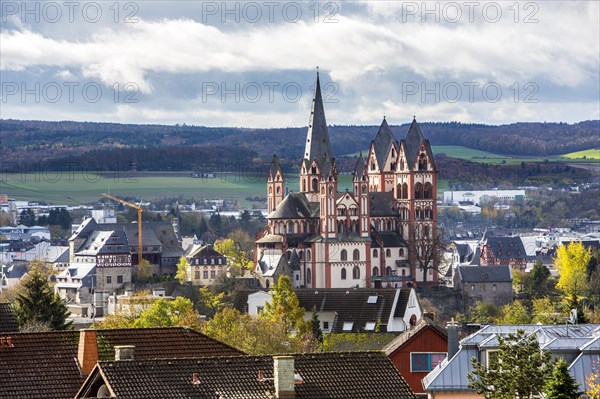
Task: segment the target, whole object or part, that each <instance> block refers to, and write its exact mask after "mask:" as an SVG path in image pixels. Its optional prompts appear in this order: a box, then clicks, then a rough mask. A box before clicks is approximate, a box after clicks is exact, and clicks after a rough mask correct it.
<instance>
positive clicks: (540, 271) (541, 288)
mask: <svg viewBox="0 0 600 399" xmlns="http://www.w3.org/2000/svg"><path fill="white" fill-rule="evenodd" d="M548 277H550V270H548V268H547V267H546V266H544V264H543V263H542V261H540V260H539V259H538V260H536V261H535V263H534V264H533V268H532V269H531V272H530V273H529V274H528V275H526V276H525V277H524V278H523V290H524V291H525V293H527V294H528V295H529V297H531V298H542V297H544V296H545V295H546V292H547V291H548Z"/></svg>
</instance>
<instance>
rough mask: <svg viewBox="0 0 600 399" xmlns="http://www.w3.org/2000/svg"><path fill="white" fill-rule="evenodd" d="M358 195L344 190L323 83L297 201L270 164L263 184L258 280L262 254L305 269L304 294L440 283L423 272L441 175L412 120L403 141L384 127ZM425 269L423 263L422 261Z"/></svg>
mask: <svg viewBox="0 0 600 399" xmlns="http://www.w3.org/2000/svg"><path fill="white" fill-rule="evenodd" d="M352 187H353V188H352V190H345V191H339V190H338V170H337V166H336V161H335V158H334V157H333V154H332V150H331V143H330V140H329V133H328V130H327V122H326V119H325V111H324V108H323V100H322V96H321V88H320V82H319V77H318V74H317V81H316V85H315V94H314V99H313V104H312V110H311V114H310V119H309V127H308V132H307V136H306V146H305V151H304V154H303V157H302V160H301V162H300V173H299V187H298V191H297V192H289V193H287V194H286V178H285V176H284V174H283V172H282V169H281V165H280V163H279V160H278V158H277V156H273V159H272V161H271V166H270V169H269V173H268V178H267V201H268V216H267V226H266V227H265V228H264V229H263V230H262V231H261V232H259V233H258V234H257V236H256V248H255V251H254V252H255V259H254V261H255V265H256V270H255V272H256V273H257V275H258V276H259V278H260V276H261V275H262V273H263V270H262V268H261V267H260V265H259V263H258V261H259V259H261V257H262V254H263V252H264V251H265V250H279V251H281V252H282V253H283V254H285V255H286V258H287V259H289V258H290V257H291V252H292V250H294V249H295V250H296V252H297V255H298V259H299V261H300V265H299V268H298V270H297V272H298V285H299V286H301V287H306V288H349V287H377V288H378V287H414V286H416V285H426V284H427V283H428V282H429V283H434V284H435V283H436V282H437V278H438V276H437V273H436V272H435V271H434V270H433V269H429V268H421V267H419V266H418V264H419V262H418V260H419V259H424V258H425V257H426V256H427V254H428V252H429V250H430V249H431V248H432V246H433V245H432V242H433V241H434V238H435V234H436V231H437V229H436V228H437V224H436V220H437V206H436V193H437V169H436V166H435V162H434V159H433V153H432V151H431V146H430V145H429V141H428V140H427V139H425V137H424V136H423V133H422V132H421V129H420V127H419V125H418V123H417V121H416V120H413V122H412V124H411V126H410V128H409V130H408V132H407V134H406V136H405V138H404V139H402V140H400V141H397V140H396V139H395V138H394V135H393V133H392V131H391V129H390V127H389V125H388V123H387V121H386V120H385V119H384V120H383V122H382V123H381V126H380V127H379V130H378V132H377V134H376V136H375V139H374V140H373V141H372V142H371V145H370V148H369V153H368V154H367V157H366V158H363V156H362V154H361V156H360V157H359V158H358V161H357V163H356V167H355V170H354V176H353V183H352ZM421 263H422V262H421Z"/></svg>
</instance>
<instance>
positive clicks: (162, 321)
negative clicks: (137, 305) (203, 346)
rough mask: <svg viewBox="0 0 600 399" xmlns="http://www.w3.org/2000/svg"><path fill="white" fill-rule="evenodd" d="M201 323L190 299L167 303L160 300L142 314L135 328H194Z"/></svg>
mask: <svg viewBox="0 0 600 399" xmlns="http://www.w3.org/2000/svg"><path fill="white" fill-rule="evenodd" d="M199 321H200V315H199V314H198V312H197V311H196V310H194V305H193V304H192V301H190V300H189V299H187V298H183V297H177V298H175V300H173V301H167V300H166V299H164V298H160V299H158V300H157V301H156V302H154V304H153V305H152V306H150V307H149V308H148V309H146V310H144V311H143V312H142V313H141V314H140V317H138V318H137V319H136V320H135V321H134V322H133V327H135V328H141V327H185V326H187V327H194V326H198V325H199Z"/></svg>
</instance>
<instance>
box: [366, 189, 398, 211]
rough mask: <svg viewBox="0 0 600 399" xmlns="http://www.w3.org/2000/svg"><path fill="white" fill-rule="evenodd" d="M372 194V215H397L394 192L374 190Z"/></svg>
mask: <svg viewBox="0 0 600 399" xmlns="http://www.w3.org/2000/svg"><path fill="white" fill-rule="evenodd" d="M369 195H370V196H371V211H370V213H369V214H370V216H397V215H398V209H396V207H395V200H394V193H393V192H392V191H387V192H383V193H379V192H373V193H370V194H369Z"/></svg>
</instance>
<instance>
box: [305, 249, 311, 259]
mask: <svg viewBox="0 0 600 399" xmlns="http://www.w3.org/2000/svg"><path fill="white" fill-rule="evenodd" d="M306 260H312V258H311V256H310V249H307V250H306Z"/></svg>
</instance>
